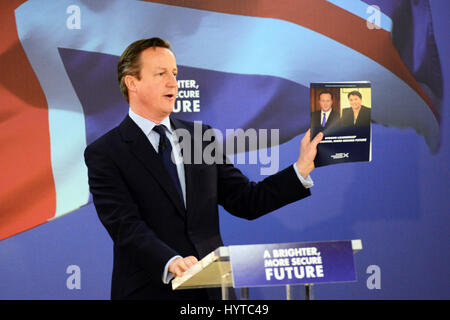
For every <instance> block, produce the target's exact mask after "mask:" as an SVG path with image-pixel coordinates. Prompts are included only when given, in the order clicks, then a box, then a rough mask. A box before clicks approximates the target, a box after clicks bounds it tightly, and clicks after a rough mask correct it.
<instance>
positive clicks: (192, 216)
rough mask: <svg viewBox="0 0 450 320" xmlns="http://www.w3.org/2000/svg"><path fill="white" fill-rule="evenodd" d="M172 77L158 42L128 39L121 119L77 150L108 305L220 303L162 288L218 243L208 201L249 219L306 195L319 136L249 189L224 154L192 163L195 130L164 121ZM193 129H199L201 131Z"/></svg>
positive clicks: (121, 71) (214, 209) (172, 66)
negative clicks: (109, 249) (107, 278)
mask: <svg viewBox="0 0 450 320" xmlns="http://www.w3.org/2000/svg"><path fill="white" fill-rule="evenodd" d="M176 74H177V65H176V60H175V56H174V54H173V52H172V51H171V50H170V46H169V44H168V43H167V42H166V41H164V40H162V39H159V38H151V39H143V40H139V41H136V42H134V43H132V44H131V45H130V46H129V47H128V48H127V49H126V50H125V51H124V53H123V54H122V56H121V58H120V60H119V64H118V78H119V83H120V88H121V90H122V92H123V94H124V96H125V98H126V99H127V101H128V102H129V104H130V110H129V115H128V116H127V117H126V118H125V119H124V120H123V122H122V123H121V124H120V125H119V126H118V127H116V128H114V129H112V130H111V131H109V132H108V133H106V134H105V135H103V136H102V137H100V138H99V139H97V140H96V141H94V142H93V143H92V144H90V145H89V146H88V147H87V148H86V150H85V161H86V165H87V167H88V175H89V185H90V191H91V193H92V195H93V201H94V204H95V207H96V209H97V213H98V216H99V218H100V220H101V222H102V224H103V225H104V226H105V228H106V230H107V231H108V233H109V235H110V236H111V238H112V240H113V242H114V266H113V275H112V287H111V298H112V299H208V298H213V299H214V298H215V299H217V298H220V294H218V292H220V291H217V290H209V289H208V291H207V290H179V291H173V290H172V289H171V286H170V280H171V279H172V278H173V277H174V276H175V277H176V276H181V275H182V274H183V272H184V271H186V270H187V269H188V268H189V267H191V266H192V265H194V264H195V263H197V262H198V260H199V259H201V258H203V257H204V256H205V255H207V254H208V253H209V252H211V251H213V250H215V249H216V248H217V247H219V246H222V245H223V242H222V239H221V236H220V231H219V215H218V205H221V206H223V207H224V208H225V209H226V210H227V211H228V212H230V213H231V214H233V215H236V216H239V217H243V218H246V219H256V218H258V217H260V216H262V215H264V214H266V213H268V212H270V211H273V210H275V209H277V208H280V207H282V206H284V205H286V204H288V203H291V202H293V201H296V200H299V199H301V198H304V197H307V196H309V195H310V191H309V189H308V187H309V186H310V185H311V184H312V181H311V179H310V177H309V173H310V172H311V171H312V170H313V169H314V162H313V161H314V158H315V155H316V152H317V144H318V143H319V142H320V140H321V139H322V135H321V134H319V135H318V136H317V137H316V138H315V139H313V141H310V135H309V131H308V132H307V134H306V135H305V137H304V138H303V139H302V142H301V148H300V156H299V158H298V160H297V162H296V163H295V164H293V165H292V166H289V167H288V168H286V169H284V170H282V171H280V172H278V173H277V174H274V175H272V176H269V177H267V178H265V179H264V180H263V181H261V182H258V183H255V182H251V181H249V180H248V179H247V177H245V176H244V175H243V174H242V173H241V172H240V171H239V170H238V169H236V168H235V167H234V166H233V165H231V164H228V163H227V162H226V157H225V156H224V155H221V154H219V155H216V157H215V158H216V159H219V160H220V159H221V160H223V161H217V163H212V164H211V163H210V162H205V161H204V160H203V159H201V160H200V162H199V161H198V159H197V161H195V159H194V161H192V156H194V157H193V158H195V155H196V154H197V155H198V154H203V153H202V151H203V150H204V149H205V147H206V146H207V145H206V142H204V141H194V139H196V138H195V135H194V131H195V129H194V127H195V125H196V124H194V123H191V122H187V121H181V120H177V119H176V118H174V117H172V116H170V114H171V112H172V110H173V107H174V103H175V98H176V96H177V90H178V87H177V80H176ZM197 129H198V128H197ZM200 129H201V132H202V133H203V132H205V130H208V129H209V127H208V126H206V125H201V128H200ZM179 130H183V132H184V133H186V132H187V133H190V136H189V137H186V136H184V137H183V142H190V143H186V145H188V146H190V148H185V149H183V151H184V152H183V154H181V152H180V146H179V140H178V137H177V131H178V132H180V131H179ZM202 136H203V135H202ZM185 139H188V140H189V141H184V140H185ZM187 151H189V152H187ZM186 154H189V155H190V157H191V158H189V156H188V155H186ZM180 159H181V161H179V160H180ZM168 160H170V161H168ZM173 160H175V161H173Z"/></svg>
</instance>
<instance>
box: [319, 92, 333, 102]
mask: <svg viewBox="0 0 450 320" xmlns="http://www.w3.org/2000/svg"><path fill="white" fill-rule="evenodd" d="M323 94H329V95H330V97H331V100H333V94H332V93H331V92H330V91H328V90H324V91H321V92H320V93H319V99H320V96H321V95H323Z"/></svg>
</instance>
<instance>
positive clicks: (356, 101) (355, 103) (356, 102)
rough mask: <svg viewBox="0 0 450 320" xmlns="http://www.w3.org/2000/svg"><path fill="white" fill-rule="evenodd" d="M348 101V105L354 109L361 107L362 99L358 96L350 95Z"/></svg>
mask: <svg viewBox="0 0 450 320" xmlns="http://www.w3.org/2000/svg"><path fill="white" fill-rule="evenodd" d="M348 102H349V103H350V107H352V109H353V110H354V111H357V110H359V109H360V108H361V102H362V100H361V98H360V97H358V96H354V95H350V97H349V98H348Z"/></svg>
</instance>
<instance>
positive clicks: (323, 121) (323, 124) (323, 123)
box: [322, 113, 327, 128]
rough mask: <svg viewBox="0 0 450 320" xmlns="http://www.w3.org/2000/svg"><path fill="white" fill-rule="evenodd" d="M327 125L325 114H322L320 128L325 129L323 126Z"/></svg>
mask: <svg viewBox="0 0 450 320" xmlns="http://www.w3.org/2000/svg"><path fill="white" fill-rule="evenodd" d="M326 123H327V118H326V114H325V113H324V114H323V120H322V128H324V127H325V124H326Z"/></svg>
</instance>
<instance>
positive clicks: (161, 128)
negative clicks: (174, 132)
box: [153, 124, 165, 136]
mask: <svg viewBox="0 0 450 320" xmlns="http://www.w3.org/2000/svg"><path fill="white" fill-rule="evenodd" d="M153 130H155V131H156V132H157V133H158V134H159V135H160V136H163V135H165V131H164V125H163V124H158V125H157V126H154V127H153Z"/></svg>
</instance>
